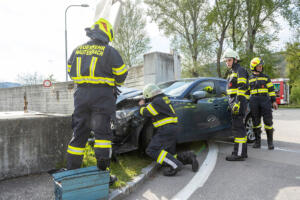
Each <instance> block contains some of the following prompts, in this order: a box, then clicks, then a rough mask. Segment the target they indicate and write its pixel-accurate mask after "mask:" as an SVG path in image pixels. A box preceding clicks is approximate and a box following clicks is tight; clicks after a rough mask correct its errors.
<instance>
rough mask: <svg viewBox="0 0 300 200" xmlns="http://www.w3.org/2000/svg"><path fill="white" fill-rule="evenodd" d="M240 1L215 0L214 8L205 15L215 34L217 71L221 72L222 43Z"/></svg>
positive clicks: (235, 15) (237, 11)
mask: <svg viewBox="0 0 300 200" xmlns="http://www.w3.org/2000/svg"><path fill="white" fill-rule="evenodd" d="M239 9H240V3H239V1H237V0H215V5H214V8H213V9H212V10H211V12H210V13H209V14H208V16H207V20H208V22H209V24H208V26H209V27H210V28H211V33H212V34H214V35H215V39H216V41H217V44H218V45H217V49H216V53H217V72H218V76H219V77H222V74H221V67H220V66H221V56H222V52H223V44H224V40H225V37H226V33H227V30H228V28H229V25H230V23H231V22H232V21H233V20H235V18H236V17H237V15H238V13H239Z"/></svg>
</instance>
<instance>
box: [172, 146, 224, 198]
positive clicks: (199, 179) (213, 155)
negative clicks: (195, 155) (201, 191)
mask: <svg viewBox="0 0 300 200" xmlns="http://www.w3.org/2000/svg"><path fill="white" fill-rule="evenodd" d="M208 148H209V152H208V154H207V156H206V159H205V160H204V162H203V164H202V165H201V167H200V169H199V171H198V172H197V173H196V174H195V176H194V177H193V178H192V180H191V181H190V182H189V183H188V184H187V185H186V186H185V187H184V188H183V189H182V190H181V191H179V192H178V193H177V194H176V195H175V196H174V197H173V198H172V200H186V199H188V198H189V197H190V196H191V195H192V194H193V193H194V192H195V191H196V190H197V189H198V188H200V187H202V186H203V185H204V184H205V182H206V180H207V179H208V177H209V176H210V174H211V173H212V171H213V170H214V168H215V165H216V163H217V158H218V152H219V148H218V146H217V144H216V143H211V142H208Z"/></svg>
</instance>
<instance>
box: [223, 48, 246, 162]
mask: <svg viewBox="0 0 300 200" xmlns="http://www.w3.org/2000/svg"><path fill="white" fill-rule="evenodd" d="M223 58H224V59H225V60H226V65H227V67H228V69H229V74H228V77H227V81H228V85H227V95H228V96H229V106H230V110H231V118H232V134H233V136H234V148H233V152H232V154H231V155H230V156H227V157H226V160H227V161H243V160H245V159H246V158H247V157H248V155H247V133H246V128H245V125H244V117H245V112H246V108H247V91H248V73H247V71H246V69H244V68H243V67H241V66H240V64H239V63H238V62H239V60H240V58H239V55H238V53H237V52H235V51H233V50H232V49H227V50H226V51H225V52H224V55H223Z"/></svg>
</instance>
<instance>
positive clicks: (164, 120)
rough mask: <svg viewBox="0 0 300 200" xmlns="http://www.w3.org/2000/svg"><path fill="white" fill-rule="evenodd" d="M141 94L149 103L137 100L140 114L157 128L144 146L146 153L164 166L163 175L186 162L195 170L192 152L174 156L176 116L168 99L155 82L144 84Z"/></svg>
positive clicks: (170, 172)
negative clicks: (146, 145) (150, 120)
mask: <svg viewBox="0 0 300 200" xmlns="http://www.w3.org/2000/svg"><path fill="white" fill-rule="evenodd" d="M143 96H144V98H145V99H147V100H148V101H149V102H150V103H148V105H145V101H144V100H141V101H140V102H139V105H140V106H141V107H140V114H141V115H142V116H144V117H151V118H152V123H153V126H154V128H156V129H157V130H156V134H155V135H154V136H153V138H152V140H151V142H150V144H149V145H148V147H147V148H146V153H147V155H149V156H150V157H151V158H153V159H155V160H156V161H157V162H158V163H159V164H162V165H164V166H165V168H164V175H165V176H174V175H175V174H176V173H177V172H178V171H180V170H181V169H182V167H183V165H186V164H191V165H192V170H193V171H194V172H196V171H197V170H198V168H199V164H198V161H197V159H196V155H195V154H194V153H193V152H191V151H186V152H181V153H179V154H178V155H177V157H176V156H175V154H176V135H177V131H178V126H177V123H178V118H177V115H176V113H175V110H174V108H173V106H172V104H171V101H170V99H169V98H168V97H167V96H166V95H164V94H163V92H162V91H161V89H160V88H159V87H158V86H157V85H155V84H149V85H147V86H145V88H144V91H143Z"/></svg>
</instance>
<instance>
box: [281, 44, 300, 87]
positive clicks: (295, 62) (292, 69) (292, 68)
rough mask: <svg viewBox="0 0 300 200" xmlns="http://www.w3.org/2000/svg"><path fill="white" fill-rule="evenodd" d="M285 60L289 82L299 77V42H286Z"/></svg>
mask: <svg viewBox="0 0 300 200" xmlns="http://www.w3.org/2000/svg"><path fill="white" fill-rule="evenodd" d="M285 60H286V62H287V70H288V76H289V78H290V84H291V85H293V84H294V82H295V81H296V80H299V79H300V42H294V43H293V44H291V43H287V46H286V52H285Z"/></svg>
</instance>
